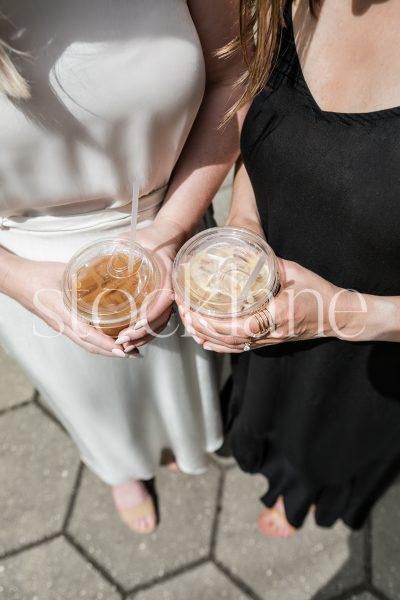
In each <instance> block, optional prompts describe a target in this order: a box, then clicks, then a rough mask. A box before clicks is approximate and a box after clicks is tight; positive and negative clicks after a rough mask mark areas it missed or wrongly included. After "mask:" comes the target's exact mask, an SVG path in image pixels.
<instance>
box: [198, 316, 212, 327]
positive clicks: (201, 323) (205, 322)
mask: <svg viewBox="0 0 400 600" xmlns="http://www.w3.org/2000/svg"><path fill="white" fill-rule="evenodd" d="M197 320H198V322H199V323H200V325H202V326H203V327H205V328H206V329H210V326H209V324H208V323H207V321H206V320H205V319H203V317H198V319H197Z"/></svg>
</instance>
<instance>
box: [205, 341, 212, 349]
mask: <svg viewBox="0 0 400 600" xmlns="http://www.w3.org/2000/svg"><path fill="white" fill-rule="evenodd" d="M203 348H204V350H211V348H210V346H209V345H208V344H207V342H206V343H205V344H203Z"/></svg>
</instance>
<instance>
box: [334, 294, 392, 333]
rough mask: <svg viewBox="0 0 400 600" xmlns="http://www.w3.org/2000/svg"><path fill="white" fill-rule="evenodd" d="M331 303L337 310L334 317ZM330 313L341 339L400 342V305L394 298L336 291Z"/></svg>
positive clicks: (335, 330)
mask: <svg viewBox="0 0 400 600" xmlns="http://www.w3.org/2000/svg"><path fill="white" fill-rule="evenodd" d="M332 306H333V307H334V310H335V316H334V317H333V318H332ZM330 313H331V314H330V316H331V319H330V324H331V327H332V329H333V335H334V336H335V337H338V338H339V339H342V340H347V341H350V342H352V341H354V342H366V341H400V307H399V303H398V302H396V299H394V298H391V297H386V296H372V295H369V294H361V293H359V292H356V291H351V290H337V291H336V293H335V295H334V297H333V300H332V303H331V309H330ZM335 325H336V327H335Z"/></svg>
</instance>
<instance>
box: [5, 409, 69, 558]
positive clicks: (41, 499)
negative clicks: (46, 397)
mask: <svg viewBox="0 0 400 600" xmlns="http://www.w3.org/2000/svg"><path fill="white" fill-rule="evenodd" d="M0 455H1V461H0V506H1V526H0V554H3V553H4V552H6V551H8V550H11V549H15V548H19V547H20V546H23V545H24V544H27V543H30V542H34V541H37V540H40V539H41V538H43V537H44V536H47V535H50V534H52V533H56V532H57V531H59V530H60V527H61V525H62V522H63V519H64V515H65V511H66V507H67V503H68V500H69V497H70V494H71V490H72V487H73V482H74V480H75V477H76V472H77V469H78V466H79V457H78V453H77V451H76V449H75V447H74V445H73V444H72V442H71V441H70V440H69V438H68V437H67V436H66V435H65V434H64V433H63V432H62V431H61V430H60V429H59V428H58V427H57V425H56V424H55V423H53V422H52V421H51V420H50V419H48V418H47V417H46V416H44V415H43V414H42V412H41V411H40V410H39V409H37V408H36V407H35V406H33V405H28V406H26V407H24V408H21V409H19V410H16V411H12V412H10V413H7V414H5V415H2V416H1V417H0Z"/></svg>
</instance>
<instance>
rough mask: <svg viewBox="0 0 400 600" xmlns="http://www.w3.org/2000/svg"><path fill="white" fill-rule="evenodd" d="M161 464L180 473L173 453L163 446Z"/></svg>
mask: <svg viewBox="0 0 400 600" xmlns="http://www.w3.org/2000/svg"><path fill="white" fill-rule="evenodd" d="M161 464H162V465H164V466H165V467H167V469H168V471H172V472H173V473H180V472H181V470H180V468H179V467H178V463H177V462H176V460H175V456H174V453H173V452H172V450H170V449H169V448H164V450H163V451H162V453H161Z"/></svg>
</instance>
